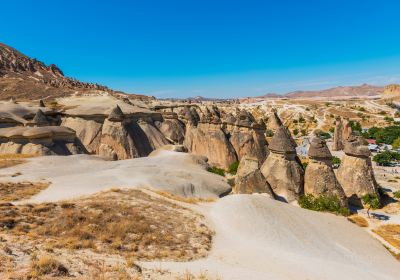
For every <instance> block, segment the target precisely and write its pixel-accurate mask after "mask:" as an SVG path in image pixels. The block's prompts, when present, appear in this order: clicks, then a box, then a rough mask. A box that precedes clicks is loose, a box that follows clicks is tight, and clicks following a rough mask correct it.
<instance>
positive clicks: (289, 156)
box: [261, 126, 304, 202]
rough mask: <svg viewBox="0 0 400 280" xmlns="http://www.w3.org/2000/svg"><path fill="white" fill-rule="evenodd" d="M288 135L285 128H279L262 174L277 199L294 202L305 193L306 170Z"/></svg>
mask: <svg viewBox="0 0 400 280" xmlns="http://www.w3.org/2000/svg"><path fill="white" fill-rule="evenodd" d="M287 133H288V132H287V129H286V128H285V127H283V126H280V127H278V128H277V130H276V132H275V134H274V136H273V137H272V141H271V143H270V145H269V151H270V153H269V155H268V157H267V159H266V160H265V162H264V163H263V165H262V167H261V172H262V174H263V175H264V177H265V178H266V179H267V182H268V183H269V184H270V185H271V188H272V190H273V192H274V194H275V195H276V196H277V199H281V200H284V201H287V202H294V201H296V200H297V199H298V198H299V196H300V195H302V194H303V193H304V170H303V167H302V166H301V163H300V160H299V159H298V158H297V155H296V150H295V147H294V146H293V143H292V141H291V140H290V138H289V137H288V134H287Z"/></svg>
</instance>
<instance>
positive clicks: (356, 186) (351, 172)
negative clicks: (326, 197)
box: [337, 135, 379, 206]
mask: <svg viewBox="0 0 400 280" xmlns="http://www.w3.org/2000/svg"><path fill="white" fill-rule="evenodd" d="M366 144H367V143H366V141H365V140H364V139H363V138H362V137H360V136H354V135H351V136H350V137H349V139H348V140H347V141H346V142H345V146H344V152H345V156H344V157H343V159H342V163H341V164H340V167H339V169H338V171H337V179H338V181H339V183H340V184H341V186H342V187H343V190H344V192H345V194H346V196H347V198H348V199H349V203H350V204H353V205H356V206H362V204H361V197H362V196H364V195H366V194H368V193H375V194H376V195H378V197H379V193H378V184H377V182H376V180H375V176H374V172H373V170H372V163H371V158H370V155H371V152H370V151H369V149H368V146H367V145H366Z"/></svg>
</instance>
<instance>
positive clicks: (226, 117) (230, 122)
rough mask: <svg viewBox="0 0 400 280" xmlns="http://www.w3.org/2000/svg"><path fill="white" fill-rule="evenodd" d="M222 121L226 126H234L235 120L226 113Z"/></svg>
mask: <svg viewBox="0 0 400 280" xmlns="http://www.w3.org/2000/svg"><path fill="white" fill-rule="evenodd" d="M223 121H224V123H227V124H235V123H236V118H235V117H234V116H233V115H232V114H231V113H227V114H226V115H225V117H224V119H223Z"/></svg>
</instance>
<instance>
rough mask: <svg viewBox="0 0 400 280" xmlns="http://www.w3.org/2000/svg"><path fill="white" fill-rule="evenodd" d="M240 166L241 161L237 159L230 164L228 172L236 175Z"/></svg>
mask: <svg viewBox="0 0 400 280" xmlns="http://www.w3.org/2000/svg"><path fill="white" fill-rule="evenodd" d="M238 167H239V162H238V161H235V162H234V163H232V164H231V165H229V168H228V172H229V173H230V174H232V175H235V174H236V172H237V170H238Z"/></svg>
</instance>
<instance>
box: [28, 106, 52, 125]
mask: <svg viewBox="0 0 400 280" xmlns="http://www.w3.org/2000/svg"><path fill="white" fill-rule="evenodd" d="M27 125H28V126H48V125H49V121H48V119H47V118H46V115H45V114H44V113H43V111H42V110H40V109H39V110H37V112H36V114H35V116H34V117H33V119H32V121H30V122H28V123H27Z"/></svg>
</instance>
